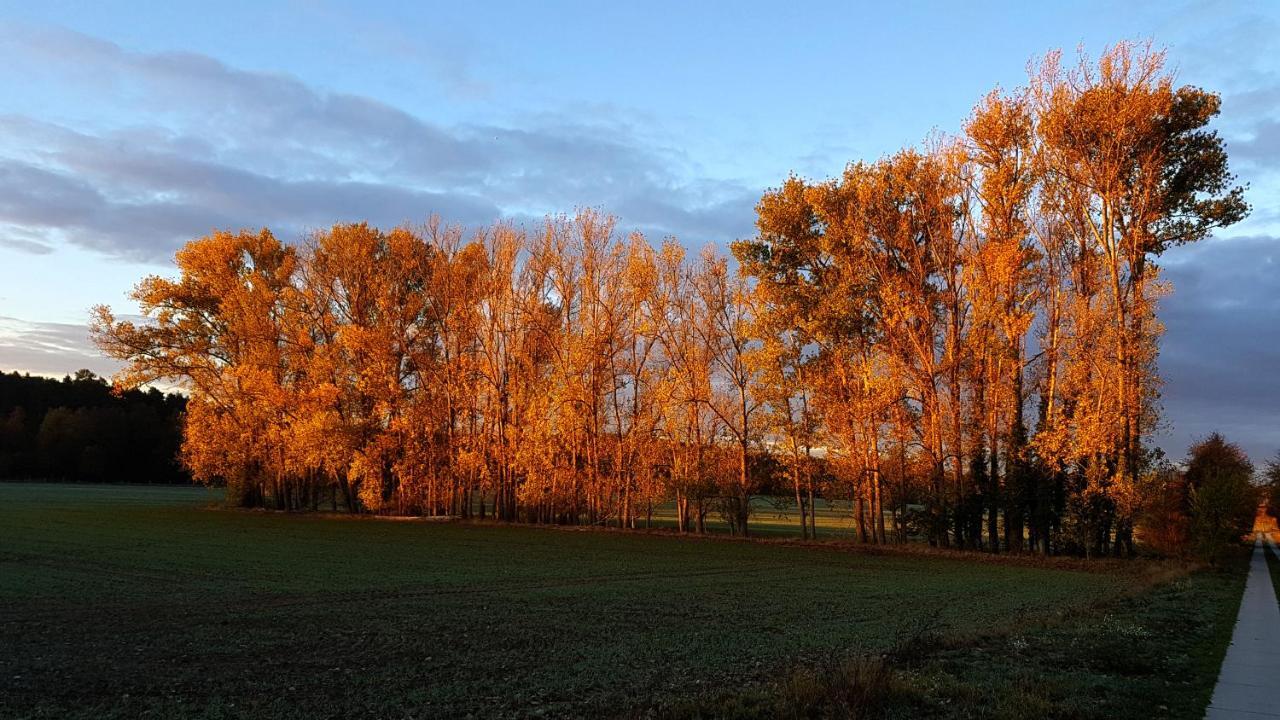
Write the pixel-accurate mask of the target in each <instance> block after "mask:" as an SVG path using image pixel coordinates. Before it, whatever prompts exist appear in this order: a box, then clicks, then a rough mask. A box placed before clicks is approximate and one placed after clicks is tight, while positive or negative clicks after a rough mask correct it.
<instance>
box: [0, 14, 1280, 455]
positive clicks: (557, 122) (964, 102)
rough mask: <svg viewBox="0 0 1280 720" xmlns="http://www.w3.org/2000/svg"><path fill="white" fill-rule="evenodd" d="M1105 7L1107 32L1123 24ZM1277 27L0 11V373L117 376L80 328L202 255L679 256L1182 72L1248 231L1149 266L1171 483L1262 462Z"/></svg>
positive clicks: (1250, 19) (1269, 384) (1274, 432)
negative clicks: (974, 114)
mask: <svg viewBox="0 0 1280 720" xmlns="http://www.w3.org/2000/svg"><path fill="white" fill-rule="evenodd" d="M1116 6H1120V7H1116ZM1277 8H1280V5H1276V4H1265V3H1259V4H1247V3H1176V2H1164V3H1150V4H1144V3H1074V4H1068V3H1021V2H1017V3H868V4H865V5H862V6H858V5H855V4H852V3H805V4H803V6H801V7H795V6H788V5H786V4H781V3H748V2H734V3H727V2H726V3H711V2H707V3H660V2H646V3H586V2H583V3H561V2H544V3H458V2H454V3H447V4H444V3H412V4H410V3H404V4H400V3H379V2H363V3H359V4H356V3H338V2H306V1H296V2H281V3H266V2H263V3H247V2H246V3H224V4H209V3H182V2H170V3H164V4H160V3H112V2H100V3H62V2H52V1H46V2H41V3H23V2H0V369H5V370H8V369H19V370H27V371H31V372H40V373H56V374H61V373H64V372H68V371H72V370H75V369H76V368H79V367H90V368H92V369H95V370H98V371H101V372H109V371H110V370H111V365H110V363H108V362H107V361H105V360H103V359H101V358H97V357H96V356H95V355H94V352H93V350H92V349H90V348H89V347H88V344H87V342H86V340H85V337H84V329H83V324H84V321H85V318H86V315H87V309H88V307H89V306H91V305H93V304H95V303H100V302H106V303H109V304H112V305H114V306H117V307H119V308H122V309H124V310H126V311H127V310H128V309H129V307H130V306H129V305H128V302H127V300H126V298H125V295H126V293H127V292H128V290H129V288H130V287H131V286H132V285H133V283H135V282H136V281H137V280H138V279H139V278H140V277H141V276H143V275H145V274H148V273H155V272H160V273H164V272H166V271H167V270H168V268H170V267H171V266H170V265H169V258H170V257H171V256H172V253H173V250H174V249H175V248H176V247H177V246H178V245H180V244H181V242H182V241H184V240H185V239H189V238H191V237H195V236H198V235H202V234H204V233H207V232H208V231H209V230H211V229H213V228H215V227H216V228H224V227H231V228H238V227H244V226H251V227H257V226H262V225H267V226H269V227H271V228H272V229H273V230H274V231H276V232H277V233H278V234H280V235H281V237H284V238H287V239H291V238H296V237H298V236H300V235H301V234H302V233H304V232H305V231H306V230H307V229H309V228H314V227H319V226H323V225H328V224H330V223H332V222H336V221H343V220H359V219H370V220H372V221H374V222H377V223H380V224H386V225H393V224H397V223H400V222H404V221H418V220H422V219H424V218H425V217H426V216H427V215H428V214H430V213H432V212H436V213H439V214H440V215H442V216H443V217H444V218H445V219H446V220H452V221H457V222H463V223H482V222H486V221H489V220H492V219H495V218H497V217H507V218H514V219H517V220H535V219H537V218H539V217H541V216H542V215H544V214H545V213H548V212H560V211H571V210H573V208H574V207H576V206H582V205H592V206H600V207H603V208H604V209H606V210H608V211H611V212H613V213H615V214H617V215H618V216H619V218H620V220H621V222H622V224H623V226H625V227H627V228H637V229H641V230H643V231H645V232H646V234H649V235H650V236H653V237H661V236H663V235H668V234H671V235H676V236H678V237H679V238H681V239H682V240H683V241H684V242H685V243H686V244H687V245H690V246H701V245H704V244H707V243H716V244H720V245H727V243H728V242H729V241H731V240H733V239H735V238H737V237H743V236H746V235H749V234H750V233H751V232H752V223H753V219H754V218H753V212H752V207H753V205H754V203H755V201H756V199H758V198H759V196H760V193H761V192H762V191H763V190H764V189H765V188H766V187H768V186H770V185H775V184H777V183H778V182H779V181H781V180H782V179H783V178H784V177H785V176H786V174H787V173H789V172H796V173H798V174H800V175H803V176H807V177H812V178H821V177H826V176H829V175H832V174H835V173H837V172H839V170H840V169H841V168H842V167H843V166H844V164H845V163H847V162H849V161H851V160H857V159H873V158H875V157H878V156H880V155H883V154H886V153H889V152H892V151H894V150H896V149H898V148H899V147H902V146H903V145H907V144H913V143H919V142H920V141H922V140H923V139H924V138H925V137H926V136H927V135H928V134H929V133H931V132H934V131H940V132H956V131H958V130H959V128H960V126H961V124H962V122H963V120H964V118H965V117H966V116H967V115H968V113H969V111H970V110H971V108H972V106H973V105H974V103H975V102H976V101H977V100H978V99H979V98H980V97H981V96H982V95H983V94H984V93H986V92H987V91H988V90H990V89H991V88H993V87H994V86H996V85H1001V86H1004V87H1009V88H1012V87H1016V86H1019V85H1021V84H1023V83H1024V82H1025V76H1026V66H1027V63H1028V61H1029V60H1031V59H1032V58H1035V57H1039V56H1041V55H1043V54H1044V53H1045V52H1046V51H1048V50H1051V49H1056V48H1060V49H1063V50H1065V51H1066V52H1067V53H1068V54H1071V53H1074V52H1075V49H1076V48H1077V47H1078V46H1082V47H1083V48H1084V49H1085V50H1086V51H1088V52H1089V53H1090V54H1093V55H1096V54H1097V53H1098V52H1100V51H1101V50H1102V49H1103V47H1105V46H1106V45H1107V44H1110V43H1113V42H1115V41H1117V40H1121V39H1142V38H1151V39H1153V40H1154V41H1155V42H1156V43H1158V44H1161V45H1164V46H1167V47H1168V48H1169V61H1170V64H1171V65H1172V66H1173V67H1174V68H1176V70H1177V72H1178V77H1179V80H1180V81H1181V82H1185V83H1193V84H1197V85H1203V86H1205V87H1209V88H1212V89H1214V90H1217V91H1220V92H1221V93H1222V94H1223V97H1224V107H1223V117H1222V119H1221V121H1220V122H1219V123H1218V128H1219V129H1220V130H1221V132H1222V134H1223V136H1224V137H1226V138H1227V140H1228V143H1229V150H1230V152H1231V156H1232V161H1233V167H1234V169H1235V170H1236V172H1237V173H1238V174H1239V175H1240V179H1241V180H1242V181H1246V182H1248V183H1250V185H1251V190H1250V193H1249V199H1250V201H1251V202H1252V203H1253V205H1254V215H1253V217H1252V218H1251V219H1250V220H1249V221H1247V222H1246V223H1243V224H1241V225H1240V226H1238V227H1236V228H1232V229H1231V230H1230V231H1229V232H1228V233H1224V234H1223V235H1222V236H1220V237H1218V238H1215V239H1213V240H1210V241H1206V242H1204V243H1201V244H1200V245H1198V246H1194V247H1190V248H1185V249H1180V250H1178V251H1175V252H1173V253H1170V254H1169V255H1168V256H1166V258H1164V260H1163V262H1162V264H1163V265H1164V266H1165V268H1166V271H1167V272H1166V278H1167V279H1169V280H1171V281H1172V282H1173V284H1174V286H1175V288H1176V290H1175V292H1174V294H1173V295H1172V296H1170V297H1169V298H1168V299H1167V300H1166V301H1165V304H1164V311H1163V314H1162V317H1163V319H1164V321H1165V324H1166V326H1167V328H1168V332H1167V335H1166V341H1165V347H1164V352H1163V355H1162V363H1161V364H1162V369H1163V371H1164V375H1165V377H1166V379H1167V384H1166V387H1165V406H1166V409H1167V414H1168V417H1169V421H1170V422H1169V428H1168V429H1167V430H1166V432H1165V433H1164V435H1162V437H1161V441H1162V444H1163V445H1165V447H1166V449H1167V450H1168V451H1169V452H1170V453H1171V454H1172V455H1174V456H1175V457H1180V456H1181V455H1182V452H1183V449H1184V448H1185V447H1186V445H1187V443H1188V442H1189V441H1190V440H1191V439H1193V438H1195V437H1198V436H1201V435H1203V434H1205V433H1207V432H1209V431H1210V430H1213V429H1215V428H1217V429H1221V430H1222V431H1224V432H1225V433H1226V434H1227V435H1228V436H1229V437H1234V438H1236V439H1238V440H1240V441H1241V442H1242V443H1243V444H1244V445H1245V446H1246V448H1247V449H1248V450H1249V451H1250V453H1251V454H1252V455H1253V456H1254V457H1255V459H1256V460H1259V461H1260V460H1262V459H1263V458H1265V457H1268V456H1270V455H1272V454H1273V453H1274V452H1275V451H1276V450H1277V449H1280V430H1278V429H1277V428H1280V378H1278V377H1277V375H1276V373H1275V368H1276V367H1280V349H1278V348H1280V345H1278V344H1277V341H1276V340H1275V338H1276V337H1277V336H1280V332H1278V331H1280V320H1277V317H1280V273H1277V272H1276V270H1277V268H1276V267H1275V261H1276V258H1277V256H1278V255H1280V252H1278V251H1280V241H1277V239H1276V238H1277V237H1280V217H1278V216H1277V212H1276V210H1277V204H1276V201H1275V200H1274V198H1275V197H1276V192H1275V191H1276V190H1277V189H1280V182H1278V180H1280V178H1278V177H1277V174H1276V168H1277V162H1276V161H1277V160H1280V110H1278V108H1280V60H1277V58H1280V53H1277V50H1278V49H1280V48H1278V47H1277V45H1278V44H1280V32H1278V31H1280V9H1277Z"/></svg>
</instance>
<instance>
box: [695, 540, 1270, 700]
mask: <svg viewBox="0 0 1280 720" xmlns="http://www.w3.org/2000/svg"><path fill="white" fill-rule="evenodd" d="M1247 566H1248V554H1247V553H1245V552H1243V551H1242V552H1240V553H1237V554H1236V555H1235V557H1234V558H1233V559H1232V560H1231V562H1230V563H1229V565H1228V566H1227V567H1225V568H1222V569H1219V570H1211V569H1205V570H1200V571H1199V572H1194V573H1191V574H1188V575H1186V576H1184V577H1181V578H1179V579H1177V580H1174V581H1172V582H1168V583H1163V584H1160V585H1158V586H1157V587H1154V588H1152V589H1149V590H1147V591H1145V592H1139V593H1134V594H1128V595H1125V596H1123V597H1120V598H1118V599H1115V600H1113V601H1111V602H1107V603H1103V604H1101V606H1100V607H1094V608H1079V607H1076V608H1072V609H1069V610H1067V611H1066V612H1064V613H1061V614H1059V615H1057V616H1052V615H1051V616H1047V617H1042V618H1040V619H1038V620H1037V619H1031V618H1028V619H1026V621H1024V622H1022V623H1014V624H1011V625H1007V626H1004V627H994V628H991V631H990V632H988V633H985V634H981V635H978V636H975V637H968V638H964V637H961V638H954V637H952V638H948V637H936V636H921V637H916V638H912V639H911V641H910V642H906V643H903V644H901V645H899V646H898V647H896V648H894V649H892V650H890V651H889V652H888V653H885V654H882V655H879V656H863V657H857V658H853V659H848V660H844V661H841V662H834V663H831V662H829V663H826V664H823V665H819V666H817V667H812V668H802V669H799V670H796V671H792V672H790V673H788V674H786V675H784V676H783V677H782V678H781V679H780V680H778V681H775V682H774V683H773V684H772V686H771V687H767V688H753V689H750V690H748V691H747V692H739V693H722V694H720V695H719V696H716V697H713V698H710V699H707V698H704V699H701V700H695V701H692V702H687V703H685V704H683V705H681V706H678V707H677V708H676V709H675V710H674V711H673V712H672V713H671V718H679V719H680V720H690V719H692V718H712V717H715V718H724V717H733V718H738V719H739V720H745V719H746V718H759V719H764V718H775V717H790V718H846V717H876V718H890V719H901V720H907V719H914V718H992V719H993V720H1017V719H1027V720H1030V719H1033V718H1034V719H1040V718H1045V719H1050V718H1062V719H1064V720H1066V719H1073V720H1088V719H1096V720H1104V719H1108V718H1122V717H1123V718H1129V717H1135V718H1136V717H1143V718H1178V719H1182V720H1199V718H1202V717H1203V716H1204V712H1205V708H1206V707H1207V705H1208V703H1209V699H1210V697H1211V696H1212V694H1213V688H1214V685H1215V683H1216V681H1217V677H1218V670H1219V668H1220V666H1221V664H1222V658H1223V657H1224V655H1225V653H1226V649H1227V645H1228V644H1229V643H1230V640H1231V634H1232V631H1233V629H1234V626H1235V619H1236V614H1237V612H1238V611H1239V605H1240V598H1241V594H1242V593H1243V590H1244V580H1245V574H1246V570H1247ZM1274 570H1275V568H1274V567H1273V571H1274Z"/></svg>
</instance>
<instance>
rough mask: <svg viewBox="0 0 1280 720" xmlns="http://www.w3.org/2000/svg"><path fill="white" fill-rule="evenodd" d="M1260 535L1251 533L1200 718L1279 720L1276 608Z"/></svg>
mask: <svg viewBox="0 0 1280 720" xmlns="http://www.w3.org/2000/svg"><path fill="white" fill-rule="evenodd" d="M1255 529H1257V528H1255ZM1263 534H1264V533H1262V532H1258V533H1256V538H1257V539H1256V540H1255V541H1254V544H1253V559H1252V560H1250V562H1249V578H1248V579H1247V580H1246V581H1245V586H1244V599H1243V600H1242V601H1241V603H1240V615H1239V617H1237V618H1236V629H1235V632H1234V633H1233V634H1232V635H1231V645H1230V647H1228V648H1227V657H1226V659H1225V660H1223V661H1222V671H1221V672H1220V674H1219V675H1218V684H1217V685H1216V686H1215V687H1214V688H1213V699H1212V700H1211V701H1210V702H1209V709H1208V712H1207V713H1206V714H1205V718H1206V720H1235V719H1237V718H1239V719H1240V720H1245V719H1246V718H1248V719H1252V720H1264V719H1265V718H1277V720H1280V604H1277V603H1276V592H1275V588H1274V587H1272V585H1271V572H1270V571H1269V570H1268V569H1267V556H1266V552H1267V551H1266V549H1265V548H1263V546H1262V538H1263ZM1267 542H1268V544H1270V542H1271V541H1270V539H1269V538H1268V540H1267ZM1272 551H1273V552H1274V551H1275V546H1272Z"/></svg>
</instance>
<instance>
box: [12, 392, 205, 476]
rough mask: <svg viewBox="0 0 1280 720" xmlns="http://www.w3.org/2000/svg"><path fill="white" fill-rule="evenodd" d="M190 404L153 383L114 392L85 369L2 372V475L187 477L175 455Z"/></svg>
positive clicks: (180, 396)
mask: <svg viewBox="0 0 1280 720" xmlns="http://www.w3.org/2000/svg"><path fill="white" fill-rule="evenodd" d="M186 405H187V399H186V398H185V397H183V396H182V395H178V394H175V393H170V394H166V393H162V392H160V391H159V390H156V389H155V388H151V389H148V390H128V391H126V392H123V393H116V392H114V391H113V390H112V388H111V386H110V385H109V384H107V382H106V381H105V380H103V379H102V378H100V377H98V376H97V375H94V374H93V373H92V372H90V371H88V370H80V371H78V372H76V374H75V375H68V376H66V377H64V378H63V379H61V380H55V379H53V378H45V377H32V376H31V375H20V374H18V373H16V372H14V373H8V374H4V373H0V480H23V479H30V478H41V479H46V480H50V479H52V480H65V481H79V482H110V483H125V482H136V483H190V482H191V475H190V474H189V473H188V472H187V471H186V470H185V469H183V467H182V464H181V462H180V461H179V459H178V450H179V447H180V446H181V444H182V414H183V412H184V411H185V410H186Z"/></svg>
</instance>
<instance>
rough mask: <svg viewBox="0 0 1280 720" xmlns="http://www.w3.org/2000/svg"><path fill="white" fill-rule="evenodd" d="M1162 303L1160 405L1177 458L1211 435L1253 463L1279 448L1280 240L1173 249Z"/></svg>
mask: <svg viewBox="0 0 1280 720" xmlns="http://www.w3.org/2000/svg"><path fill="white" fill-rule="evenodd" d="M1164 264H1165V266H1166V267H1165V271H1164V277H1165V279H1166V280H1169V281H1171V282H1172V284H1173V288H1174V290H1173V294H1172V295H1171V296H1169V297H1168V298H1166V299H1165V300H1164V302H1163V303H1162V304H1161V312H1160V317H1161V319H1162V320H1163V322H1164V324H1165V327H1166V332H1165V337H1164V342H1163V345H1162V349H1161V353H1160V368H1161V371H1162V374H1163V376H1164V378H1165V388H1164V406H1165V410H1166V412H1167V414H1168V416H1169V417H1170V418H1171V419H1172V420H1173V431H1172V432H1171V433H1170V434H1169V435H1167V436H1166V437H1165V438H1163V440H1164V446H1165V449H1166V452H1168V453H1169V454H1170V455H1171V456H1173V457H1175V458H1180V457H1181V456H1182V454H1183V453H1184V452H1185V449H1186V447H1187V446H1188V445H1189V444H1190V443H1191V442H1192V441H1194V440H1195V439H1197V438H1199V437H1203V436H1204V435H1207V434H1208V433H1210V432H1212V431H1214V430H1221V431H1222V432H1223V433H1224V434H1225V435H1226V436H1227V437H1228V438H1230V439H1232V440H1234V441H1236V442H1239V443H1240V444H1241V445H1242V446H1243V447H1244V448H1245V449H1246V450H1247V451H1248V452H1249V454H1250V456H1251V457H1253V459H1254V461H1255V462H1260V461H1262V460H1263V459H1264V458H1268V457H1271V456H1272V455H1273V454H1274V453H1275V452H1276V451H1277V450H1280V373H1277V372H1276V368H1280V345H1277V344H1276V342H1275V339H1276V338H1277V337H1280V238H1277V237H1273V236H1265V235H1258V236H1248V237H1234V238H1229V239H1212V240H1206V241H1203V242H1200V243H1198V244H1195V245H1191V246H1188V247H1184V248H1179V249H1176V250H1173V251H1171V252H1170V253H1169V255H1168V256H1167V257H1166V259H1165V263H1164Z"/></svg>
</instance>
